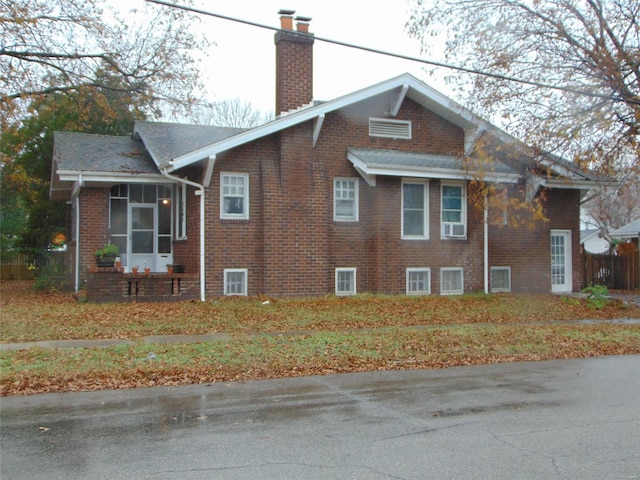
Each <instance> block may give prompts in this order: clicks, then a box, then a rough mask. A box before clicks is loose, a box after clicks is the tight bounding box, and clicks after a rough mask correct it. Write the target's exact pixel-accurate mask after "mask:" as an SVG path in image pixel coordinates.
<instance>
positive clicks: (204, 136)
mask: <svg viewBox="0 0 640 480" xmlns="http://www.w3.org/2000/svg"><path fill="white" fill-rule="evenodd" d="M245 130H246V129H245V128H228V127H212V126H209V125H184V124H180V123H164V122H144V121H138V122H136V123H135V126H134V134H135V136H136V137H140V139H141V140H142V141H143V142H144V144H145V146H146V147H147V149H148V150H149V153H150V154H151V156H152V157H153V159H154V160H155V161H156V162H157V164H158V166H160V167H162V166H164V165H166V164H167V163H168V162H169V161H170V160H172V159H174V158H176V157H179V156H181V155H184V154H187V153H190V152H193V151H194V150H197V149H199V148H202V147H204V146H207V145H211V144H212V143H216V142H218V141H220V140H223V139H225V138H228V137H232V136H233V135H236V134H238V133H241V132H244V131H245Z"/></svg>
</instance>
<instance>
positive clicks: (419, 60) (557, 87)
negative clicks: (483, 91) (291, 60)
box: [145, 0, 640, 105]
mask: <svg viewBox="0 0 640 480" xmlns="http://www.w3.org/2000/svg"><path fill="white" fill-rule="evenodd" d="M145 1H146V2H149V3H155V4H158V5H164V6H166V7H171V8H177V9H180V10H184V11H187V12H191V13H197V14H200V15H206V16H209V17H215V18H220V19H222V20H229V21H231V22H236V23H242V24H244V25H250V26H252V27H258V28H263V29H266V30H272V31H276V32H277V31H280V30H282V29H281V28H278V27H272V26H270V25H265V24H263V23H257V22H252V21H250V20H243V19H240V18H235V17H230V16H228V15H222V14H219V13H213V12H208V11H206V10H201V9H198V8H193V7H189V6H186V5H179V4H176V3H171V2H166V1H164V0H145ZM287 32H288V33H292V34H295V35H300V36H303V37H313V38H314V40H316V41H319V42H324V43H330V44H333V45H339V46H342V47H347V48H353V49H356V50H362V51H365V52H370V53H375V54H378V55H385V56H387V57H393V58H399V59H402V60H408V61H411V62H417V63H424V64H426V65H431V66H434V67H441V68H447V69H450V70H456V71H459V72H464V73H471V74H474V75H482V76H485V77H491V78H496V79H499V80H505V81H508V82H516V83H521V84H524V85H531V86H534V87H539V88H548V89H552V90H559V91H562V92H567V93H575V94H577V95H585V96H588V97H594V98H602V99H605V100H612V101H615V102H625V103H634V104H638V105H640V101H635V100H625V99H623V98H622V97H615V96H611V95H605V94H601V93H596V92H589V91H586V90H578V89H575V88H571V87H565V86H562V85H551V84H548V83H541V82H534V81H531V80H524V79H521V78H515V77H510V76H507V75H501V74H499V73H492V72H484V71H481V70H476V69H473V68H466V67H460V66H457V65H449V64H446V63H442V62H437V61H435V60H427V59H424V58H419V57H413V56H410V55H404V54H401V53H393V52H388V51H386V50H379V49H377V48H372V47H364V46H362V45H355V44H353V43H348V42H343V41H340V40H333V39H330V38H324V37H319V36H317V35H315V34H313V33H305V32H298V31H294V30H291V31H289V30H287Z"/></svg>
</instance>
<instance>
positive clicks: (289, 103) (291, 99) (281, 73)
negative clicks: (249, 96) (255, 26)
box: [274, 10, 314, 115]
mask: <svg viewBox="0 0 640 480" xmlns="http://www.w3.org/2000/svg"><path fill="white" fill-rule="evenodd" d="M294 13H295V10H280V11H279V12H278V14H279V15H280V28H281V30H279V31H278V32H276V34H275V38H274V42H275V44H276V115H280V114H281V113H284V112H288V111H290V110H295V109H296V108H299V107H301V106H303V105H307V104H309V103H311V101H312V100H313V42H314V38H313V34H312V33H309V22H310V21H311V18H309V17H300V16H298V17H295V19H294V17H293V15H294ZM294 20H295V21H296V30H295V31H294V30H293V21H294Z"/></svg>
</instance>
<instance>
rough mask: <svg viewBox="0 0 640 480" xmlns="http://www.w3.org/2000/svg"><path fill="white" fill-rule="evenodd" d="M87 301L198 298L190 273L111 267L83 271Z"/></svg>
mask: <svg viewBox="0 0 640 480" xmlns="http://www.w3.org/2000/svg"><path fill="white" fill-rule="evenodd" d="M86 291H87V300H88V301H90V302H94V303H106V302H121V303H122V302H175V301H181V300H191V299H200V278H199V275H198V274H194V273H172V274H168V273H150V274H148V275H145V274H144V273H139V272H138V273H135V274H134V273H120V272H118V271H116V270H115V269H114V268H112V267H95V268H91V269H89V270H88V271H87V286H86Z"/></svg>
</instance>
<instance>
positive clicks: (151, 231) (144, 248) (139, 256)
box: [129, 204, 157, 271]
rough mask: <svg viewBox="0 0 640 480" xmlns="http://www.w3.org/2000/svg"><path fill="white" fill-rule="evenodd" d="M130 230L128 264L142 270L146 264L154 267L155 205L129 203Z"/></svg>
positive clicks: (155, 249) (153, 268)
mask: <svg viewBox="0 0 640 480" xmlns="http://www.w3.org/2000/svg"><path fill="white" fill-rule="evenodd" d="M129 213H130V215H129V218H130V222H131V227H130V229H129V232H131V236H130V242H131V244H130V245H129V247H130V248H129V252H130V255H129V258H130V261H129V266H130V267H133V266H134V265H137V266H138V267H139V269H140V271H142V269H143V268H144V267H145V266H146V267H149V268H151V271H155V269H156V251H157V248H156V206H155V205H154V204H146V205H141V204H133V205H130V211H129Z"/></svg>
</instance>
